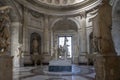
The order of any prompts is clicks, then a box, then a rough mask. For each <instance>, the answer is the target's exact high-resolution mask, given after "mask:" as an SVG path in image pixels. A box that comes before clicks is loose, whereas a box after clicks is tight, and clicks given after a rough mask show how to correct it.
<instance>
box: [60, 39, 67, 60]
mask: <svg viewBox="0 0 120 80" xmlns="http://www.w3.org/2000/svg"><path fill="white" fill-rule="evenodd" d="M67 42H68V40H67V38H66V37H65V40H64V45H63V46H62V45H60V46H59V48H58V55H59V56H61V58H63V59H65V60H66V59H67V56H68V46H69V45H67Z"/></svg>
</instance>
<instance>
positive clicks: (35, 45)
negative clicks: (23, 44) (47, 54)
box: [30, 33, 43, 65]
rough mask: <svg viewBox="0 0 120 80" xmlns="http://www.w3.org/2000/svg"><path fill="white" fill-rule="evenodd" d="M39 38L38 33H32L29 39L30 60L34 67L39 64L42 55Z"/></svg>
mask: <svg viewBox="0 0 120 80" xmlns="http://www.w3.org/2000/svg"><path fill="white" fill-rule="evenodd" d="M40 43H41V37H40V35H39V34H38V33H32V34H31V39H30V54H31V59H32V61H33V63H34V64H35V65H37V64H41V62H42V59H43V58H42V54H41V48H40V47H41V44H40Z"/></svg>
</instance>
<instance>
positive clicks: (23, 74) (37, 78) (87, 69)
mask: <svg viewBox="0 0 120 80" xmlns="http://www.w3.org/2000/svg"><path fill="white" fill-rule="evenodd" d="M94 77H95V72H94V67H93V66H78V65H72V72H49V71H48V66H37V67H20V68H14V69H13V80H94Z"/></svg>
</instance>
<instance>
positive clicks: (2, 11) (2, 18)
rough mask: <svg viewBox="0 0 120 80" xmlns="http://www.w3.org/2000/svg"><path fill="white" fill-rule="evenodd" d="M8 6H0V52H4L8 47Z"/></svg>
mask: <svg viewBox="0 0 120 80" xmlns="http://www.w3.org/2000/svg"><path fill="white" fill-rule="evenodd" d="M9 9H10V7H9V6H4V7H1V8H0V52H1V53H6V52H8V49H9V44H10V43H9V37H10V32H9V25H10V19H9V16H8V13H9Z"/></svg>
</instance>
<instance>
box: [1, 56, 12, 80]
mask: <svg viewBox="0 0 120 80" xmlns="http://www.w3.org/2000/svg"><path fill="white" fill-rule="evenodd" d="M12 64H13V63H12V57H11V56H8V55H1V56H0V80H13V69H12V67H13V65H12Z"/></svg>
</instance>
